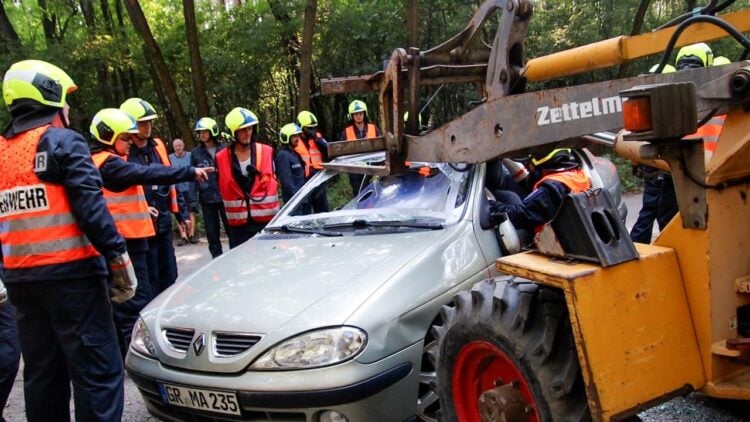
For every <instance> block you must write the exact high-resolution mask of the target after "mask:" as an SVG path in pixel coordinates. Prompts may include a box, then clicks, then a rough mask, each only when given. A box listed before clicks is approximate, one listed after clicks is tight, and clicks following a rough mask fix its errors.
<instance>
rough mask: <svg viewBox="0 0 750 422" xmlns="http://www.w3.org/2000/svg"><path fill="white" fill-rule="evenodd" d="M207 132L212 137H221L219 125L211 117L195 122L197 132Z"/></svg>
mask: <svg viewBox="0 0 750 422" xmlns="http://www.w3.org/2000/svg"><path fill="white" fill-rule="evenodd" d="M201 130H207V131H208V132H209V133H210V134H211V136H213V137H217V136H219V124H218V123H216V120H214V119H212V118H210V117H201V118H200V119H198V121H197V122H195V131H196V132H198V131H201Z"/></svg>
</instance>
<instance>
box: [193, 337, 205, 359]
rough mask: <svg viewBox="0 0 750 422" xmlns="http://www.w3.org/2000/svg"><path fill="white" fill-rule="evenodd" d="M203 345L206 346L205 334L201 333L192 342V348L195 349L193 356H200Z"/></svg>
mask: <svg viewBox="0 0 750 422" xmlns="http://www.w3.org/2000/svg"><path fill="white" fill-rule="evenodd" d="M204 347H206V336H205V334H201V335H199V336H198V338H196V339H195V341H194V342H193V350H194V351H195V356H200V355H201V353H203V348H204Z"/></svg>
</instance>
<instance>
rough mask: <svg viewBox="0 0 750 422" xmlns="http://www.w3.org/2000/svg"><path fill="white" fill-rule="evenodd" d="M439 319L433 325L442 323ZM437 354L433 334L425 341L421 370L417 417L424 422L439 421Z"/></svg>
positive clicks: (436, 345)
mask: <svg viewBox="0 0 750 422" xmlns="http://www.w3.org/2000/svg"><path fill="white" fill-rule="evenodd" d="M441 321H442V320H441V319H439V317H438V320H436V321H434V322H433V323H440V322H441ZM437 352H438V342H437V339H436V338H435V336H434V335H433V334H432V333H428V334H427V336H425V339H424V348H423V349H422V364H421V366H420V369H419V397H418V398H417V417H418V420H420V421H423V422H437V421H438V420H439V411H440V400H439V398H438V392H437V374H436V368H437V361H438V357H437Z"/></svg>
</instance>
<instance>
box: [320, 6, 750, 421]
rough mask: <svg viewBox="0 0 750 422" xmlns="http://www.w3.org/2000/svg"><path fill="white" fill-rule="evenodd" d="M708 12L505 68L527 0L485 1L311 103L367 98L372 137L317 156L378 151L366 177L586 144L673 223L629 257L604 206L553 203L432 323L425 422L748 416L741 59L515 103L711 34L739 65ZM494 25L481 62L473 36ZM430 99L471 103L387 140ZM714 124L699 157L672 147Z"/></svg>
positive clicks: (519, 53) (742, 27)
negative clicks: (731, 407)
mask: <svg viewBox="0 0 750 422" xmlns="http://www.w3.org/2000/svg"><path fill="white" fill-rule="evenodd" d="M716 3H717V2H713V1H712V2H711V3H709V4H708V5H706V6H705V7H703V8H701V9H700V11H699V12H697V13H692V14H688V15H685V16H683V17H680V18H679V19H676V20H674V21H673V22H672V25H671V26H669V27H666V28H662V29H659V30H657V31H654V32H651V33H646V34H643V35H637V36H631V37H617V38H613V39H609V40H605V41H601V42H598V43H594V44H591V45H586V46H581V47H577V48H574V49H571V50H567V51H563V52H559V53H556V54H552V55H549V56H545V57H539V58H535V59H532V60H529V61H524V58H523V47H524V46H523V42H524V36H525V34H526V30H527V27H528V23H529V20H530V19H531V18H532V16H533V2H532V1H530V0H494V1H490V0H488V1H485V2H484V3H482V5H481V6H480V7H479V8H478V9H477V11H476V13H475V15H474V16H473V17H472V19H471V21H470V23H469V25H468V26H467V27H466V28H465V29H464V30H463V31H461V32H460V33H459V34H458V35H456V36H455V37H453V38H451V39H450V40H448V41H446V42H445V43H443V44H441V45H439V46H437V47H435V48H432V49H429V50H426V51H421V50H419V49H417V48H410V49H396V50H395V51H394V52H393V54H392V55H391V58H390V60H389V61H388V62H387V64H386V65H385V68H384V70H383V71H382V72H379V73H376V74H374V75H369V76H362V77H347V78H335V79H330V80H326V81H324V82H323V92H324V93H343V92H354V91H365V90H371V91H372V90H374V91H378V92H379V94H380V118H381V120H380V125H381V128H382V129H383V136H382V137H380V138H375V139H368V140H360V141H354V142H344V143H334V144H331V146H330V148H329V149H330V151H329V152H330V153H331V155H341V154H351V153H358V152H367V151H374V150H383V151H386V154H387V157H388V160H387V162H386V165H385V166H382V167H381V168H377V169H374V170H373V169H370V170H369V171H370V172H371V173H373V172H374V173H382V174H387V173H392V172H398V171H400V169H402V168H403V165H404V162H405V161H427V162H483V161H489V160H495V159H498V158H502V157H511V156H517V155H518V154H521V153H524V154H525V153H529V152H539V151H547V150H551V149H553V148H556V147H559V146H560V145H571V144H577V143H580V142H582V141H583V142H590V141H594V142H609V143H610V145H611V146H612V147H613V148H614V150H615V151H616V152H617V153H618V154H620V155H622V156H623V157H626V158H628V159H630V160H632V161H633V162H634V163H644V164H648V165H651V166H654V167H657V168H660V169H663V170H665V171H670V172H671V174H672V178H673V180H674V184H675V190H676V194H677V201H678V205H679V211H680V212H679V213H678V215H677V216H676V217H675V218H674V219H673V220H672V221H671V222H670V223H669V225H668V226H667V227H666V228H665V229H664V230H663V231H662V232H661V233H660V234H659V236H658V237H657V238H656V240H654V241H653V243H652V244H649V245H647V244H634V243H633V242H632V241H631V240H630V237H629V236H628V233H627V232H626V231H625V227H624V225H623V223H622V221H621V220H620V219H619V218H617V214H616V211H614V210H613V208H612V203H611V201H610V200H609V199H608V196H607V194H606V192H597V191H588V192H584V193H579V194H572V195H569V196H568V197H567V198H566V199H565V202H564V204H563V206H562V207H561V208H560V210H559V212H558V214H557V216H556V217H555V219H554V220H553V221H551V222H550V223H548V224H546V225H545V226H544V227H542V228H540V229H539V230H538V233H536V236H535V239H534V244H535V248H533V249H532V250H527V251H524V252H521V253H518V254H515V255H510V256H506V257H503V258H500V259H499V260H498V261H497V268H498V270H499V271H500V272H501V273H503V274H506V275H504V276H502V277H500V278H496V279H491V280H485V281H483V282H481V283H478V284H477V285H475V286H474V288H473V289H471V290H470V291H465V292H461V293H460V294H458V295H457V296H456V297H455V298H454V300H453V301H452V302H451V304H449V305H447V306H445V307H444V309H443V312H442V316H441V318H440V319H439V320H438V321H436V323H435V325H434V326H433V332H434V335H435V336H436V337H437V338H438V339H439V341H440V346H439V351H438V359H437V362H438V367H437V373H438V386H437V387H438V390H439V392H440V403H441V412H442V419H443V420H446V421H480V420H481V421H500V420H503V421H562V420H588V419H593V420H625V419H627V418H629V417H631V416H633V415H634V414H636V413H637V412H639V411H641V410H643V409H646V408H648V407H651V406H653V405H655V404H658V403H661V402H664V401H666V400H669V399H671V398H673V397H675V396H679V395H684V394H687V393H689V392H692V391H699V392H701V393H702V394H705V395H707V396H711V397H718V398H729V399H739V400H750V61H744V60H742V61H738V62H735V63H731V64H728V65H724V66H717V67H708V68H700V69H692V70H687V71H680V72H675V73H663V74H661V73H656V74H648V75H641V76H636V77H631V78H625V79H617V80H609V81H604V82H598V83H593V84H588V85H580V86H570V87H565V88H558V89H550V90H541V91H533V92H525V86H526V82H527V81H531V82H537V81H546V80H551V79H557V78H563V77H565V76H568V75H573V74H576V73H581V72H587V71H591V70H594V69H601V68H606V67H610V66H615V65H619V64H622V63H626V62H629V61H632V60H635V59H638V58H642V57H645V56H649V55H654V54H660V55H661V56H659V57H661V63H660V65H661V67H663V66H664V65H665V64H666V62H667V60H669V58H670V53H672V52H673V50H674V49H675V48H678V47H680V46H683V45H688V44H692V43H696V42H703V41H711V40H715V39H718V38H722V37H732V38H734V39H735V40H736V41H737V42H738V43H740V44H741V45H742V46H743V47H744V48H745V52H746V53H745V55H747V51H750V40H748V38H747V37H746V36H745V35H744V34H743V33H746V32H747V31H749V30H750V10H740V11H734V12H731V13H727V14H724V15H718V16H714V15H715V12H716V11H717V10H718V8H717V5H716ZM496 13H497V14H499V18H498V19H496V20H493V22H494V21H497V22H498V28H497V31H496V33H495V37H494V40H493V42H492V44H491V46H488V45H486V44H485V43H482V42H481V39H480V38H481V35H482V34H483V33H484V32H483V31H482V27H483V25H484V24H485V23H486V22H488V21H490V17H491V16H494V15H495V14H496ZM445 83H472V84H475V85H476V86H477V87H478V89H479V90H480V92H481V94H482V95H481V96H482V97H483V100H482V102H481V104H479V105H477V106H476V107H475V108H473V109H472V110H470V111H469V112H467V113H466V114H464V115H462V116H461V117H459V118H458V119H455V120H453V121H451V122H448V123H447V124H445V125H443V126H441V127H438V128H435V129H434V130H430V131H425V132H421V133H420V132H419V131H418V129H417V127H416V126H417V122H416V120H417V119H412V120H413V121H409V122H407V127H405V123H404V121H403V118H402V116H403V114H404V112H405V111H409V113H410V114H411V115H416V114H418V113H419V109H418V105H419V92H420V91H419V88H420V87H421V86H425V85H435V84H445ZM405 104H408V106H405ZM720 115H722V116H723V115H725V116H726V119H725V123H724V126H723V129H722V131H721V133H720V136H719V138H718V142H717V143H716V144H715V150H714V151H712V153H711V154H708V153H706V152H705V151H704V145H703V140H702V139H701V138H697V139H691V140H687V139H684V138H685V136H686V135H689V134H692V133H694V132H696V130H697V129H698V128H699V127H700V126H701V125H703V124H705V123H706V122H708V121H709V120H710V119H711V118H713V117H715V116H720ZM607 133H609V135H607ZM615 133H616V135H614V134H615Z"/></svg>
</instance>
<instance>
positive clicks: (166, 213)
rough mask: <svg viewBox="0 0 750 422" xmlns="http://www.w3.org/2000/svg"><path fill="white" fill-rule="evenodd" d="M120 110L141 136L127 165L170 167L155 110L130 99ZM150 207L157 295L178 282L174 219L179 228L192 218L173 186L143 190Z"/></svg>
mask: <svg viewBox="0 0 750 422" xmlns="http://www.w3.org/2000/svg"><path fill="white" fill-rule="evenodd" d="M120 109H121V110H122V111H124V112H126V113H128V114H129V115H130V116H132V117H133V118H134V119H135V121H136V122H137V124H138V133H137V134H135V135H134V136H133V138H132V139H133V145H132V147H131V148H130V153H129V154H128V161H131V162H134V163H138V164H141V165H144V166H171V162H170V161H169V152H168V151H167V147H166V144H165V143H164V141H162V140H161V139H159V138H157V137H154V136H153V135H152V133H151V132H152V129H153V121H154V119H156V118H157V117H158V115H157V114H156V111H155V110H154V108H153V107H152V106H151V104H149V103H148V102H146V101H144V100H142V99H140V98H130V99H128V100H126V101H125V102H124V103H122V104H121V105H120ZM143 190H144V193H145V194H146V201H147V202H148V205H149V206H150V207H151V208H153V209H154V210H156V213H155V214H156V216H155V218H154V228H155V229H156V235H155V236H151V237H150V238H149V244H148V257H149V272H150V273H149V280H151V283H152V290H153V293H154V295H158V294H159V293H161V292H162V291H164V290H165V289H166V288H167V287H169V286H171V285H172V284H174V282H175V281H176V280H177V257H176V256H175V254H174V241H173V236H174V235H173V233H172V217H171V215H174V216H175V218H176V219H177V222H178V223H179V224H184V221H185V220H186V219H188V218H189V216H188V215H187V214H183V213H181V212H180V210H185V209H186V207H185V206H184V204H183V205H182V206H180V201H181V200H182V196H181V195H179V193H178V192H177V189H176V188H175V187H174V186H161V185H154V184H147V185H144V186H143Z"/></svg>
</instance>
